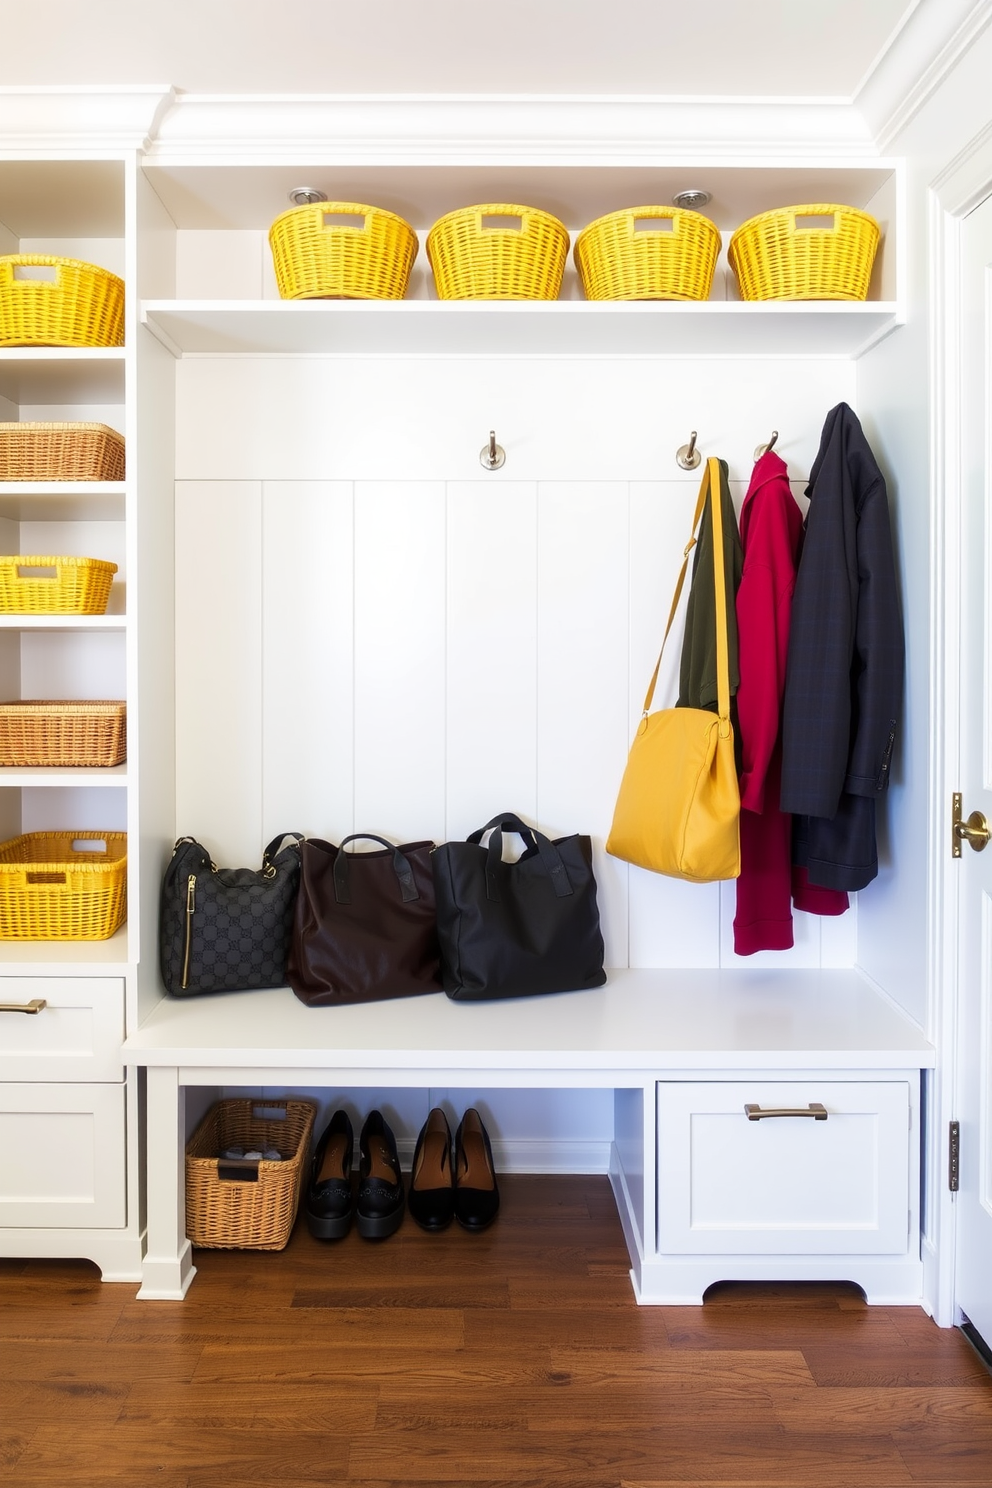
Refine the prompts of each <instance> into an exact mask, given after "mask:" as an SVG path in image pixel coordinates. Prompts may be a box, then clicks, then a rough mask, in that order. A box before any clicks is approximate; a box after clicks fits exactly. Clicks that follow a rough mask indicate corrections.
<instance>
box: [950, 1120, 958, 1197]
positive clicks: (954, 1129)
mask: <svg viewBox="0 0 992 1488" xmlns="http://www.w3.org/2000/svg"><path fill="white" fill-rule="evenodd" d="M947 1186H948V1188H949V1189H950V1191H951V1193H957V1191H958V1189H959V1188H960V1186H961V1123H960V1121H952V1122H951V1123H950V1126H949V1128H948V1134H947Z"/></svg>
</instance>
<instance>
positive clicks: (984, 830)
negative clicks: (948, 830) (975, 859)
mask: <svg viewBox="0 0 992 1488" xmlns="http://www.w3.org/2000/svg"><path fill="white" fill-rule="evenodd" d="M954 831H955V834H956V835H957V837H958V838H959V840H960V841H961V842H967V843H968V845H969V847H973V848H974V849H975V851H976V852H982V851H983V849H984V848H986V847H987V846H988V841H989V837H990V836H992V833H990V832H989V823H988V818H987V817H986V816H985V814H984V813H983V812H981V811H973V812H972V813H971V815H970V816H969V818H968V820H967V821H956V822H955V823H954Z"/></svg>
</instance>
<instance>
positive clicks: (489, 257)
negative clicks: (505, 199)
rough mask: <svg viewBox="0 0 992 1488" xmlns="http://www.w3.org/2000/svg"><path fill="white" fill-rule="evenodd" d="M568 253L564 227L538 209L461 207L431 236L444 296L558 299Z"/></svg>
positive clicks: (500, 205)
mask: <svg viewBox="0 0 992 1488" xmlns="http://www.w3.org/2000/svg"><path fill="white" fill-rule="evenodd" d="M567 256H568V233H567V232H566V231H565V228H564V226H563V225H562V223H560V222H559V221H558V219H557V217H552V216H551V215H550V214H549V213H548V212H542V211H539V210H538V209H537V208H536V207H518V206H512V205H508V204H506V203H496V204H487V205H484V206H477V207H462V208H461V209H460V210H459V211H457V212H449V213H448V214H447V215H446V216H444V217H440V218H438V220H437V222H435V224H434V226H433V227H432V228H431V230H430V232H429V233H428V234H427V257H428V259H429V260H430V265H431V268H432V269H433V270H434V282H435V284H436V285H437V293H438V298H439V299H441V300H556V299H557V298H558V293H559V291H560V289H561V281H562V275H563V274H564V272H565V259H566V258H567Z"/></svg>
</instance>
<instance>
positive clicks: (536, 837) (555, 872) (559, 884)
mask: <svg viewBox="0 0 992 1488" xmlns="http://www.w3.org/2000/svg"><path fill="white" fill-rule="evenodd" d="M504 830H506V831H509V832H516V834H517V836H518V837H522V838H523V839H524V841H525V842H526V843H527V846H528V851H530V852H533V851H534V849H535V848H536V849H537V851H538V852H539V853H540V855H541V862H542V863H543V864H544V867H545V868H546V869H547V873H548V877H549V878H550V879H551V884H552V887H553V889H554V891H555V893H556V895H557V896H558V898H559V899H565V898H567V897H568V895H569V894H571V893H572V882H571V879H570V878H569V876H568V869H567V868H566V867H565V864H564V863H563V862H562V858H561V853H560V852H559V851H558V849H557V848H556V847H555V845H554V843H553V842H552V841H551V840H550V839H549V838H547V837H545V835H544V833H543V832H539V831H538V830H537V828H536V827H529V826H528V825H527V823H526V822H524V821H521V819H520V817H519V816H517V815H516V813H515V812H513V811H504V812H503V814H502V815H501V816H494V817H493V819H492V820H491V821H488V822H486V825H485V826H484V827H480V828H479V830H478V831H477V832H473V833H472V835H471V837H469V838H468V841H469V842H478V843H481V841H482V839H483V837H484V836H485V834H486V833H487V832H489V831H491V832H492V836H491V837H490V839H489V848H488V850H487V852H486V898H487V899H496V900H498V899H499V879H498V876H497V873H496V866H497V864H499V863H501V862H502V861H503V832H504Z"/></svg>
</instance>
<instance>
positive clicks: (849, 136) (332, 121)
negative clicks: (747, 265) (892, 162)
mask: <svg viewBox="0 0 992 1488" xmlns="http://www.w3.org/2000/svg"><path fill="white" fill-rule="evenodd" d="M875 153H876V151H875V146H874V141H873V140H872V138H871V135H870V133H869V131H868V129H867V127H866V125H865V122H864V120H863V118H862V117H861V115H860V113H859V112H858V110H856V109H855V108H853V107H852V106H851V104H850V103H849V102H848V101H846V100H838V99H752V98H733V99H727V98H708V97H686V98H605V97H599V98H589V97H582V98H575V97H571V98H570V97H561V96H555V97H537V96H512V97H511V96H496V95H493V96H481V95H480V96H460V95H453V94H449V95H438V96H428V95H420V96H418V95H408V96H397V95H392V96H389V95H368V96H357V95H350V96H348V95H337V96H330V95H328V96H297V97H290V96H279V97H273V96H251V97H249V96H237V97H235V96H232V95H222V96H214V95H206V94H203V95H196V94H181V95H179V96H177V97H176V99H175V101H174V103H173V104H172V106H171V107H170V108H169V109H168V110H167V111H166V112H165V113H164V115H163V117H162V119H161V122H160V124H159V127H158V130H157V132H156V135H155V138H154V139H153V140H152V141H151V142H150V145H149V148H148V152H147V159H148V160H149V162H150V163H154V164H161V165H173V166H176V165H193V164H201V165H207V164H224V163H226V164H236V163H238V161H239V160H245V161H247V160H250V161H251V162H252V163H254V164H267V163H268V164H277V163H280V162H285V161H287V160H292V161H293V163H294V164H297V165H307V164H314V165H318V164H338V165H382V164H396V163H401V162H403V161H406V160H410V161H414V160H415V161H416V162H417V163H418V164H420V165H440V166H444V165H458V164H470V163H471V164H473V165H507V164H509V165H552V166H554V165H569V164H574V163H576V162H579V161H581V162H582V163H584V164H587V165H588V164H591V163H598V164H602V165H622V164H628V165H629V164H632V163H640V162H654V163H666V164H667V163H671V162H674V161H675V160H676V159H681V158H686V159H689V158H691V159H693V160H706V159H716V158H720V159H722V160H728V159H729V160H734V159H740V160H742V161H744V160H754V159H755V157H775V158H778V159H785V160H788V159H796V158H804V159H809V158H810V157H823V158H835V157H837V156H844V157H852V156H855V157H856V156H860V155H865V156H874V155H875Z"/></svg>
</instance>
